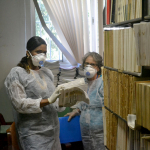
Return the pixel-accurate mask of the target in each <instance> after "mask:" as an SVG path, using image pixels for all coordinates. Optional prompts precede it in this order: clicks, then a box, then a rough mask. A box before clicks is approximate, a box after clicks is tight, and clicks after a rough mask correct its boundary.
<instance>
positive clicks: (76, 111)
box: [65, 109, 79, 121]
mask: <svg viewBox="0 0 150 150" xmlns="http://www.w3.org/2000/svg"><path fill="white" fill-rule="evenodd" d="M78 114H79V109H75V110H73V111H72V112H71V113H67V114H66V115H65V116H69V118H68V121H70V120H71V119H72V118H73V117H75V116H76V115H78Z"/></svg>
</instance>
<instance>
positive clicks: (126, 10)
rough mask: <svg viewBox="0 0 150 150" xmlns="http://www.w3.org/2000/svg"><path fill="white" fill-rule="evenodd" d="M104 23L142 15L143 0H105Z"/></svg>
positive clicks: (117, 21)
mask: <svg viewBox="0 0 150 150" xmlns="http://www.w3.org/2000/svg"><path fill="white" fill-rule="evenodd" d="M104 1H105V2H104V3H105V6H104V20H105V22H104V24H105V25H108V24H112V23H119V22H123V21H127V20H132V19H136V18H141V17H142V0H104Z"/></svg>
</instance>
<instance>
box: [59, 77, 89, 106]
mask: <svg viewBox="0 0 150 150" xmlns="http://www.w3.org/2000/svg"><path fill="white" fill-rule="evenodd" d="M86 85H87V83H86V82H85V80H84V78H80V79H76V80H75V81H71V82H68V83H64V84H61V85H59V86H58V87H59V88H60V90H59V93H60V96H59V106H60V107H71V106H73V105H75V104H76V103H77V102H78V101H84V102H86V103H87V104H89V102H90V101H89V98H88V95H87V93H86V92H85V91H84V87H85V86H86Z"/></svg>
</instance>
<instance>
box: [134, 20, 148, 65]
mask: <svg viewBox="0 0 150 150" xmlns="http://www.w3.org/2000/svg"><path fill="white" fill-rule="evenodd" d="M134 32H135V43H136V44H135V45H136V53H137V64H138V65H139V66H150V50H149V48H150V42H149V39H150V23H149V22H142V23H138V24H134Z"/></svg>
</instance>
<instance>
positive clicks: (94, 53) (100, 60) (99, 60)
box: [82, 52, 103, 75]
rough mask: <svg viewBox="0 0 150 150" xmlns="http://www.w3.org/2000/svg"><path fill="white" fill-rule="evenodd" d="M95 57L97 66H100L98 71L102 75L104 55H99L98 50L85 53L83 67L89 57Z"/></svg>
mask: <svg viewBox="0 0 150 150" xmlns="http://www.w3.org/2000/svg"><path fill="white" fill-rule="evenodd" d="M89 56H91V57H93V59H94V61H95V62H96V64H97V66H98V67H99V71H98V72H97V74H98V75H101V67H102V66H103V62H102V56H101V55H99V54H98V53H96V52H88V53H86V54H85V55H84V57H83V58H82V68H84V63H85V60H86V59H87V58H88V57H89Z"/></svg>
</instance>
